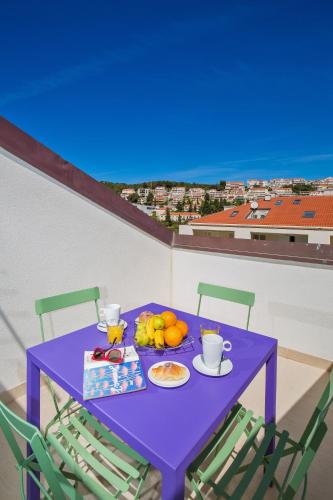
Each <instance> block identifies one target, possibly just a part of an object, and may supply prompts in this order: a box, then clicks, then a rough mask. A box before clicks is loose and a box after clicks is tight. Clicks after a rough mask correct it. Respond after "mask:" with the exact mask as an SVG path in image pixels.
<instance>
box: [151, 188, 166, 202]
mask: <svg viewBox="0 0 333 500" xmlns="http://www.w3.org/2000/svg"><path fill="white" fill-rule="evenodd" d="M154 198H155V201H156V203H165V202H166V201H167V200H168V190H167V188H166V187H164V186H156V188H155V189H154Z"/></svg>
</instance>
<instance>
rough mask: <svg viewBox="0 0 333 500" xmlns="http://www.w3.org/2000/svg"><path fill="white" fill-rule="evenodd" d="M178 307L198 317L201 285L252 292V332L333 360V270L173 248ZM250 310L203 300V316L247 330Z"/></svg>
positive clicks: (284, 345) (174, 288)
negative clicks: (206, 284)
mask: <svg viewBox="0 0 333 500" xmlns="http://www.w3.org/2000/svg"><path fill="white" fill-rule="evenodd" d="M172 270H173V276H172V283H173V287H172V290H173V291H172V298H173V306H174V307H176V308H179V309H183V310H185V311H188V312H193V313H196V308H197V303H198V296H197V293H196V290H197V286H198V283H199V281H203V282H206V283H212V284H217V285H223V286H227V287H232V288H239V289H243V290H249V291H253V292H255V294H256V303H255V306H254V308H253V311H252V315H251V321H250V330H253V331H256V332H259V333H263V334H267V335H270V336H273V337H275V338H277V339H278V341H279V344H280V345H281V346H283V347H287V348H290V349H295V350H297V351H300V352H304V353H308V354H312V355H314V356H319V357H321V358H325V359H329V360H333V309H332V304H333V269H332V268H331V267H330V266H325V267H319V266H314V265H309V264H308V265H304V264H297V263H291V262H286V261H276V260H265V259H255V258H244V257H237V256H232V255H226V254H219V253H205V252H197V251H188V250H181V249H173V262H172ZM246 313H247V311H246V307H243V306H241V305H238V304H237V305H236V304H232V303H230V302H225V301H220V300H216V299H210V298H203V301H202V308H201V315H202V316H205V317H211V318H213V319H216V320H219V321H222V322H225V323H228V324H232V325H236V326H240V327H245V324H246Z"/></svg>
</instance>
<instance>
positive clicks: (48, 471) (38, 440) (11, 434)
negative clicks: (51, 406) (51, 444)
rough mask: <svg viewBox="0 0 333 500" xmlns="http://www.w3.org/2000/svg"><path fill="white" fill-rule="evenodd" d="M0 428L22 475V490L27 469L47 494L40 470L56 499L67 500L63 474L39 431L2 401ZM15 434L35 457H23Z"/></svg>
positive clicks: (0, 404) (0, 403) (0, 406)
mask: <svg viewBox="0 0 333 500" xmlns="http://www.w3.org/2000/svg"><path fill="white" fill-rule="evenodd" d="M0 426H1V428H2V430H3V433H4V435H5V437H6V439H7V442H8V444H9V446H10V448H11V450H12V452H13V454H14V456H15V459H16V461H17V464H18V467H17V468H18V470H19V472H20V473H21V488H22V487H23V486H22V481H23V475H22V471H23V469H25V470H26V471H27V473H28V474H29V475H30V476H31V477H32V479H33V480H34V481H35V483H36V484H37V485H38V487H39V488H40V489H41V490H42V491H43V493H44V494H45V493H46V491H45V488H44V486H43V485H42V484H41V483H40V481H39V480H38V476H37V475H36V474H35V472H39V469H40V471H41V472H42V473H43V474H44V476H45V479H46V481H47V483H48V485H49V487H50V490H51V492H52V493H53V495H54V498H57V499H59V500H65V495H64V492H63V490H62V489H61V487H60V486H59V474H60V475H61V472H60V471H59V469H58V468H57V467H56V466H55V464H54V462H53V460H52V458H51V455H50V454H49V451H48V449H47V446H46V443H45V441H44V438H43V436H42V434H41V433H40V431H39V429H37V427H35V426H34V425H32V424H29V423H28V422H26V421H25V420H23V419H22V418H20V417H19V416H17V415H16V414H15V413H14V412H12V411H11V410H10V409H9V408H8V407H7V406H6V405H5V404H4V403H3V402H1V401H0ZM15 434H18V435H19V436H21V438H23V439H24V441H26V443H28V444H29V445H30V447H31V450H32V452H33V456H30V457H28V458H25V457H24V456H23V453H22V451H21V448H20V446H19V444H18V442H17V440H16V436H15ZM33 458H35V460H36V461H37V463H38V465H39V468H37V470H36V467H35V463H34V461H33ZM57 476H58V477H57ZM64 480H65V478H64ZM21 493H22V490H21ZM47 497H48V498H50V495H47Z"/></svg>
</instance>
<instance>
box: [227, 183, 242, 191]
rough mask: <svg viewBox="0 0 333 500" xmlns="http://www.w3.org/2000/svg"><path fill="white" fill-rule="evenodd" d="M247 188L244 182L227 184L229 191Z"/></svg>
mask: <svg viewBox="0 0 333 500" xmlns="http://www.w3.org/2000/svg"><path fill="white" fill-rule="evenodd" d="M242 188H245V184H244V182H236V181H228V182H226V183H225V189H226V190H227V191H228V190H230V189H242Z"/></svg>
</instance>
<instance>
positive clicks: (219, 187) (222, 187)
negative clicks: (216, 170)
mask: <svg viewBox="0 0 333 500" xmlns="http://www.w3.org/2000/svg"><path fill="white" fill-rule="evenodd" d="M225 185H226V182H225V181H220V182H219V183H218V184H217V186H216V189H217V190H218V191H224V190H225Z"/></svg>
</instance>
